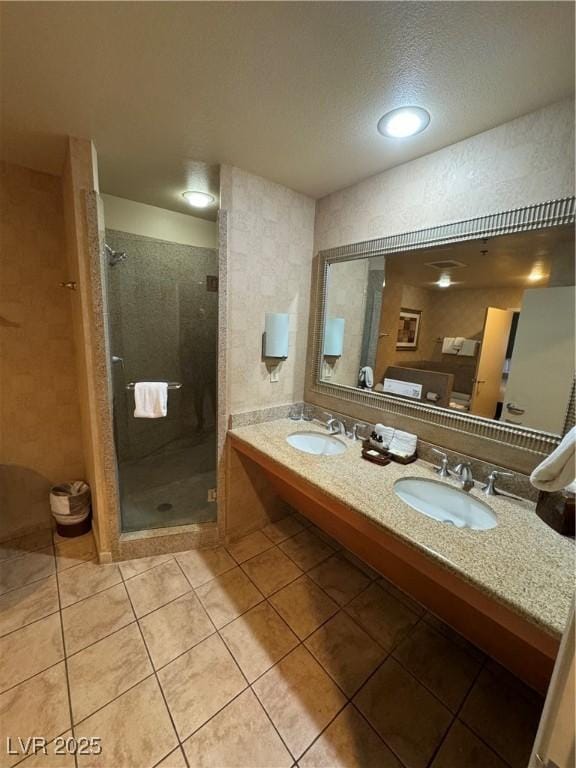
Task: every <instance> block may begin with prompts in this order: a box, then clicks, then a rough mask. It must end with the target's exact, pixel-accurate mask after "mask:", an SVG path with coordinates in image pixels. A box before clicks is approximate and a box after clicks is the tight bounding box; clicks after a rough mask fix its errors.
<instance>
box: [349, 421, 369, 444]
mask: <svg viewBox="0 0 576 768" xmlns="http://www.w3.org/2000/svg"><path fill="white" fill-rule="evenodd" d="M366 428H367V425H366V424H362V423H360V424H354V426H353V427H352V432H351V433H350V437H351V438H352V440H365V439H366V435H365V434H364V435H361V434H359V433H360V431H362V430H365V429H366Z"/></svg>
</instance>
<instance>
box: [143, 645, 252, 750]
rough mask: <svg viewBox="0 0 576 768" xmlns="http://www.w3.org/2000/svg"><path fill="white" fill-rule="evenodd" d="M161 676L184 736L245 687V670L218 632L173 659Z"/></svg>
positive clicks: (171, 708)
mask: <svg viewBox="0 0 576 768" xmlns="http://www.w3.org/2000/svg"><path fill="white" fill-rule="evenodd" d="M158 677H159V679H160V683H161V685H162V690H163V691H164V695H165V696H166V701H167V702H168V707H169V708H170V712H171V714H172V717H173V718H174V723H175V724H176V729H177V731H178V735H179V736H180V738H181V739H185V738H187V737H188V736H190V734H191V733H193V732H194V731H195V730H196V729H197V728H199V727H200V726H201V725H204V723H205V722H206V721H207V720H208V718H210V717H212V715H214V714H216V712H218V710H219V709H222V707H224V706H225V705H226V704H228V702H229V701H230V700H231V699H233V698H234V697H235V696H237V695H238V694H239V693H240V692H241V691H242V690H244V688H246V681H245V680H244V677H243V675H242V673H241V672H240V670H239V669H238V667H237V666H236V663H235V662H234V659H233V658H232V656H231V655H230V652H229V651H228V649H227V648H226V646H225V645H224V643H223V642H222V640H221V639H220V637H218V635H212V636H211V637H209V638H207V639H206V640H203V641H202V642H201V643H199V645H196V646H195V647H194V648H192V649H191V650H190V651H188V652H187V653H185V654H184V655H183V656H179V657H178V658H177V659H175V660H174V661H172V662H170V664H168V666H166V667H164V668H163V669H161V670H160V671H159V672H158Z"/></svg>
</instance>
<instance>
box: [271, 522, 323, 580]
mask: <svg viewBox="0 0 576 768" xmlns="http://www.w3.org/2000/svg"><path fill="white" fill-rule="evenodd" d="M279 546H280V549H281V550H282V551H283V552H285V553H286V554H287V555H288V557H289V558H290V559H291V560H294V562H295V563H296V565H297V566H298V567H300V568H302V570H303V571H308V570H310V568H314V566H315V565H318V563H321V562H322V560H326V558H328V557H330V555H331V554H333V552H334V550H333V549H332V547H331V546H330V545H329V544H326V542H325V541H322V539H320V538H318V536H316V535H315V534H314V533H312V531H310V530H305V531H302V532H301V533H298V534H296V536H293V537H292V538H291V539H286V541H283V542H282V543H281V544H280V545H279Z"/></svg>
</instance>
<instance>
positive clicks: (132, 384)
mask: <svg viewBox="0 0 576 768" xmlns="http://www.w3.org/2000/svg"><path fill="white" fill-rule="evenodd" d="M135 386H136V382H134V381H131V382H130V383H129V384H126V389H129V390H133V389H134V387H135ZM168 389H182V384H181V383H180V382H179V381H169V382H168Z"/></svg>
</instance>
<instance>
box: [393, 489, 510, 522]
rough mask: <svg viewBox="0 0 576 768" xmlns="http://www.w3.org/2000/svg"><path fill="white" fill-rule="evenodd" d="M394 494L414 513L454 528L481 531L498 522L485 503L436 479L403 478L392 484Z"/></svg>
mask: <svg viewBox="0 0 576 768" xmlns="http://www.w3.org/2000/svg"><path fill="white" fill-rule="evenodd" d="M394 493H395V494H396V495H397V496H399V497H400V498H401V499H402V501H405V502H406V504H409V505H410V506H411V507H412V509H415V510H416V511H417V512H421V513H422V514H423V515H427V516H428V517H431V518H433V519H434V520H439V521H440V522H441V523H448V524H449V525H454V526H456V528H471V529H472V530H473V531H484V530H486V529H487V528H495V527H496V526H497V525H498V520H497V519H496V515H495V514H494V512H493V511H492V510H491V509H490V507H489V506H488V504H486V503H484V502H483V501H481V500H480V499H477V498H475V497H474V496H470V494H469V493H465V492H464V491H460V490H459V489H458V488H454V487H453V486H451V485H448V484H447V483H442V482H440V481H438V480H428V479H426V478H423V477H403V478H401V479H400V480H396V482H395V483H394Z"/></svg>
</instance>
